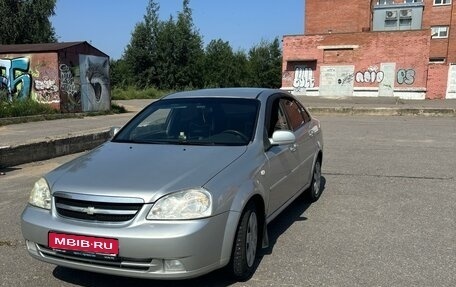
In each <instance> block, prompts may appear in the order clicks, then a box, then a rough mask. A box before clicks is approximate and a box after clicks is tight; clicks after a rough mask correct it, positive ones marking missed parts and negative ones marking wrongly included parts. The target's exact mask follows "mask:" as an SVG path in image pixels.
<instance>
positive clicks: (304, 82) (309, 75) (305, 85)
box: [293, 66, 315, 92]
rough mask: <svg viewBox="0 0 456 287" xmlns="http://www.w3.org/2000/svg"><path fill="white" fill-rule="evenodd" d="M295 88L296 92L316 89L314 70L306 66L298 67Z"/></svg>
mask: <svg viewBox="0 0 456 287" xmlns="http://www.w3.org/2000/svg"><path fill="white" fill-rule="evenodd" d="M293 87H294V89H295V91H296V92H300V91H303V90H305V89H309V88H313V87H315V78H314V75H313V71H312V69H311V68H306V67H305V66H301V67H296V70H295V74H294V79H293Z"/></svg>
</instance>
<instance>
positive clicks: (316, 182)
mask: <svg viewBox="0 0 456 287" xmlns="http://www.w3.org/2000/svg"><path fill="white" fill-rule="evenodd" d="M321 191H322V190H321V159H317V161H316V162H315V166H314V169H313V173H312V181H311V183H310V187H309V188H308V189H307V190H306V193H307V194H306V196H307V199H308V200H309V201H310V202H315V201H317V200H318V199H319V198H320V195H321Z"/></svg>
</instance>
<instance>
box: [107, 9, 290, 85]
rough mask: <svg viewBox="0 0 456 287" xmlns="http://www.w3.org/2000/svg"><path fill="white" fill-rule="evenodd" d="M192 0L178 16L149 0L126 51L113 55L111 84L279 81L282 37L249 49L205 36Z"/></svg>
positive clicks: (269, 82)
mask: <svg viewBox="0 0 456 287" xmlns="http://www.w3.org/2000/svg"><path fill="white" fill-rule="evenodd" d="M189 2H190V1H189V0H183V5H182V11H180V12H178V15H177V18H176V19H175V18H173V17H172V16H170V17H169V19H168V20H166V21H163V20H160V19H159V5H158V4H157V3H156V2H155V1H154V0H149V3H148V5H147V8H146V13H145V15H144V19H143V21H141V22H139V23H138V24H137V25H136V26H135V28H134V30H133V32H132V36H131V40H130V43H129V44H128V45H127V47H126V48H125V51H124V54H123V56H122V57H121V58H120V59H118V60H113V61H111V69H110V71H111V85H112V86H113V87H117V88H124V87H131V86H133V87H136V88H139V89H142V88H148V87H155V88H157V89H163V90H182V89H192V88H205V87H235V86H241V87H242V86H256V87H260V86H261V87H270V88H279V87H280V86H281V66H282V52H281V49H280V43H279V40H278V38H276V39H274V40H273V41H272V42H267V41H262V42H261V43H259V44H257V45H256V46H254V47H253V48H251V49H250V50H249V51H248V52H247V53H246V52H244V51H242V50H239V51H233V49H232V47H231V46H230V44H229V42H226V41H223V40H222V39H216V40H212V41H210V43H209V44H208V45H207V46H206V47H205V48H204V47H203V38H202V36H201V35H200V34H199V32H198V30H197V28H196V27H195V25H194V23H193V18H192V10H191V9H190V7H189Z"/></svg>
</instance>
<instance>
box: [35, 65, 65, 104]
mask: <svg viewBox="0 0 456 287" xmlns="http://www.w3.org/2000/svg"><path fill="white" fill-rule="evenodd" d="M32 64H33V63H32ZM50 66H52V65H51V64H49V63H47V62H44V61H40V62H38V63H37V64H36V65H34V67H33V68H32V69H31V70H30V73H31V75H32V80H33V89H32V96H33V98H34V99H35V100H36V101H38V102H40V103H47V104H50V103H59V102H60V94H59V85H58V74H57V72H56V70H55V69H53V68H50Z"/></svg>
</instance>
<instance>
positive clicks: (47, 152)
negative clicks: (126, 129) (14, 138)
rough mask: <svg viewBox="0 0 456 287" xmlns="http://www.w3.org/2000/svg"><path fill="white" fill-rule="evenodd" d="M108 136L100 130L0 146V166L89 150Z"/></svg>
mask: <svg viewBox="0 0 456 287" xmlns="http://www.w3.org/2000/svg"><path fill="white" fill-rule="evenodd" d="M109 137H110V133H109V131H102V132H95V133H90V134H83V135H77V136H70V137H67V138H61V139H51V140H49V141H43V142H36V143H30V144H21V145H17V146H4V147H0V168H4V167H9V166H15V165H20V164H24V163H29V162H34V161H40V160H46V159H51V158H54V157H59V156H63V155H68V154H72V153H78V152H82V151H85V150H90V149H93V148H95V147H97V146H99V145H101V144H102V143H104V142H105V141H107V140H108V139H109Z"/></svg>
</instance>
